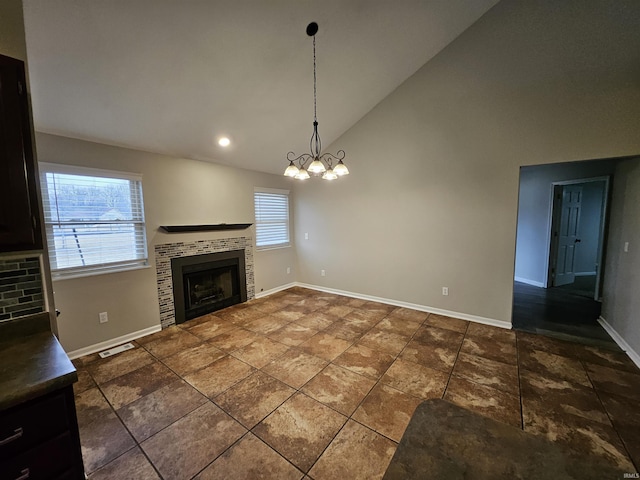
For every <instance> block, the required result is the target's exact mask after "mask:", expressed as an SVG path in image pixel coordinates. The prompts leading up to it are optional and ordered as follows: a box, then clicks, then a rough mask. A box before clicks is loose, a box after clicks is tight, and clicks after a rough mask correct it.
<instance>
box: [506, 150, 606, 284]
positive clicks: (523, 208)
mask: <svg viewBox="0 0 640 480" xmlns="http://www.w3.org/2000/svg"><path fill="white" fill-rule="evenodd" d="M615 165H616V161H615V160H603V161H590V162H573V163H563V164H557V165H537V166H530V167H522V168H521V169H520V191H519V195H518V224H517V242H516V264H515V278H516V279H518V280H520V281H527V282H528V283H531V284H534V285H536V284H537V285H538V286H543V285H544V284H545V281H546V277H547V270H546V267H547V262H548V260H549V257H548V255H549V221H550V215H551V194H552V188H553V186H552V183H553V182H562V181H567V180H579V179H587V178H597V177H604V176H608V175H612V174H613V172H614V170H615ZM592 188H593V187H588V188H587V195H588V198H589V202H587V206H588V208H587V210H586V211H584V215H583V217H584V219H585V222H582V217H581V225H580V227H581V228H585V229H588V228H590V227H591V226H592V223H593V219H589V216H590V214H591V213H592V212H591V203H592V202H591V200H592V198H593V195H592V193H593V192H592V191H591V189H592ZM598 225H599V220H598ZM596 228H597V227H596ZM585 245H586V248H583V245H582V244H581V245H580V246H579V250H582V252H581V255H582V256H581V257H580V263H581V265H585V264H587V263H588V262H589V258H591V250H592V247H593V246H592V245H591V244H590V243H589V242H585ZM595 247H596V248H597V244H596V245H595Z"/></svg>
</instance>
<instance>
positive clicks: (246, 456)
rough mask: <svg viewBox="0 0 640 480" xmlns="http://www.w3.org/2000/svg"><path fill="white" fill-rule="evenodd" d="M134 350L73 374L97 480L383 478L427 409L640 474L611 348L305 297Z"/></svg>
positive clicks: (88, 463) (624, 374) (637, 391)
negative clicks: (466, 416)
mask: <svg viewBox="0 0 640 480" xmlns="http://www.w3.org/2000/svg"><path fill="white" fill-rule="evenodd" d="M134 343H135V346H136V348H135V349H133V350H129V351H126V352H124V353H121V354H118V355H116V356H113V357H110V358H107V359H104V360H103V359H100V358H99V357H98V356H97V354H94V355H89V356H86V357H82V358H79V359H77V360H75V361H74V363H75V365H76V367H77V368H78V371H79V378H80V380H79V382H78V383H77V384H76V385H75V392H76V406H77V412H78V423H79V426H80V436H81V440H82V451H83V456H84V461H85V468H86V470H87V472H88V473H89V474H90V475H89V478H90V479H93V480H98V479H113V478H121V479H136V480H145V479H158V478H162V479H165V480H167V479H190V478H197V479H203V480H204V479H219V478H224V479H248V478H274V479H289V478H291V479H301V478H312V479H316V480H323V479H356V478H363V479H375V478H381V477H382V476H383V474H384V472H385V470H386V468H387V466H388V464H389V462H390V461H391V457H392V456H393V454H394V452H395V449H396V446H397V443H398V441H399V440H400V438H401V437H402V434H403V432H404V430H405V428H406V427H407V424H408V422H409V419H410V418H411V415H412V413H413V411H414V410H415V408H416V407H417V405H418V404H419V403H420V402H421V401H422V400H424V399H428V398H444V399H445V400H448V401H451V402H454V403H456V404H458V405H461V406H463V407H465V408H468V409H470V410H473V411H475V412H478V413H479V414H482V415H486V416H488V417H491V418H494V419H497V420H499V421H502V422H505V423H507V424H510V425H513V426H514V427H517V428H523V429H524V430H525V431H527V432H532V433H533V434H537V435H542V436H545V437H547V438H549V439H550V440H552V441H556V442H561V443H562V444H563V445H565V446H566V447H567V449H568V450H569V451H570V452H571V453H572V454H573V455H577V456H584V457H587V456H589V457H592V458H593V457H595V458H597V457H600V458H601V459H602V460H603V461H605V462H608V463H610V464H612V465H616V466H618V467H620V468H621V469H623V470H624V471H629V472H635V471H637V470H639V469H640V371H639V370H638V368H637V367H636V366H635V365H634V364H633V363H632V362H631V361H630V360H629V359H628V357H627V356H626V355H624V354H622V353H618V352H611V351H607V350H603V349H600V348H598V347H589V346H584V345H577V344H572V343H566V342H562V341H559V340H554V339H550V338H547V337H543V336H539V335H534V334H529V333H521V332H518V333H517V334H516V333H515V332H513V331H507V330H504V329H499V328H495V327H489V326H485V325H480V324H476V323H469V322H466V321H462V320H458V319H453V318H448V317H443V316H440V315H435V314H431V315H430V314H427V313H423V312H418V311H414V310H409V309H406V308H397V307H393V306H389V305H384V304H380V303H375V302H367V301H363V300H357V299H353V298H348V297H341V296H337V295H331V294H326V293H321V292H316V291H312V290H305V289H302V288H292V289H289V290H286V291H283V292H279V293H276V294H274V295H271V296H269V297H265V298H262V299H259V300H253V301H251V302H248V303H245V304H242V305H237V306H234V307H230V308H227V309H225V310H222V311H218V312H216V313H215V315H214V314H211V315H207V316H205V317H201V318H198V319H194V320H191V321H189V322H186V323H184V324H182V325H181V326H179V327H176V326H174V327H171V328H168V329H165V330H162V331H161V332H158V333H156V334H153V335H149V336H147V337H144V338H141V339H139V340H138V341H137V342H134ZM452 434H455V432H452ZM634 462H635V465H634Z"/></svg>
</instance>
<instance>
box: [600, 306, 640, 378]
mask: <svg viewBox="0 0 640 480" xmlns="http://www.w3.org/2000/svg"><path fill="white" fill-rule="evenodd" d="M598 323H599V324H600V325H602V328H604V329H605V330H606V331H607V333H608V334H609V335H611V338H613V341H614V342H616V343H617V344H618V346H619V347H620V348H621V349H622V350H624V352H625V353H626V354H627V355H628V356H629V358H630V359H631V361H632V362H633V363H635V364H636V365H637V366H638V368H640V355H639V354H638V352H636V351H635V350H634V349H633V348H631V345H629V344H628V343H627V342H626V341H625V339H624V338H622V337H621V336H620V334H619V333H618V332H616V331H615V329H614V328H613V327H612V326H611V325H609V322H607V321H606V320H605V319H604V317H602V315H601V316H600V317H598Z"/></svg>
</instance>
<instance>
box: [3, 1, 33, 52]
mask: <svg viewBox="0 0 640 480" xmlns="http://www.w3.org/2000/svg"><path fill="white" fill-rule="evenodd" d="M0 53H1V54H2V55H6V56H8V57H13V58H19V59H20V60H23V61H26V60H27V43H26V40H25V36H24V19H23V17H22V0H2V2H0Z"/></svg>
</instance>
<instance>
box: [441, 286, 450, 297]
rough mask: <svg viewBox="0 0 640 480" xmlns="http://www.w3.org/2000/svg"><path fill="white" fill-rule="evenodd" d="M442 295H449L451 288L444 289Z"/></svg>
mask: <svg viewBox="0 0 640 480" xmlns="http://www.w3.org/2000/svg"><path fill="white" fill-rule="evenodd" d="M442 295H445V296H446V295H449V287H442Z"/></svg>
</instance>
